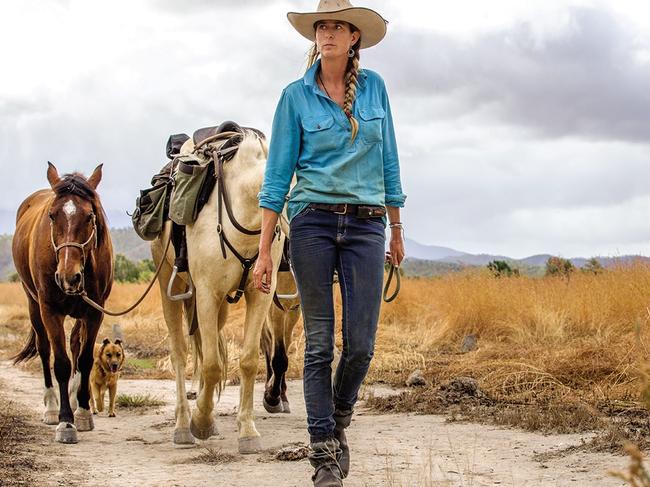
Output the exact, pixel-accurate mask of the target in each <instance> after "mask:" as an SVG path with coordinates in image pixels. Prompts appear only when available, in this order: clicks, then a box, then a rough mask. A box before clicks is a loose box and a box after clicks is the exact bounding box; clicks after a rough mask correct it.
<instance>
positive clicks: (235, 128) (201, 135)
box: [192, 120, 266, 146]
mask: <svg viewBox="0 0 650 487" xmlns="http://www.w3.org/2000/svg"><path fill="white" fill-rule="evenodd" d="M245 130H249V131H251V132H253V133H255V134H257V136H258V137H260V138H261V139H265V138H266V136H265V135H264V133H263V132H262V131H261V130H258V129H255V128H252V127H241V126H240V125H239V124H238V123H236V122H233V121H231V120H226V121H225V122H223V123H222V124H221V125H217V126H215V127H204V128H202V129H198V130H196V131H195V132H194V134H193V135H192V142H194V145H195V146H197V145H199V144H200V143H201V142H203V141H204V140H205V139H207V138H208V137H213V136H215V135H219V134H221V133H223V132H237V133H239V134H242V135H243V134H244V131H245Z"/></svg>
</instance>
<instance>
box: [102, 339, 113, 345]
mask: <svg viewBox="0 0 650 487" xmlns="http://www.w3.org/2000/svg"><path fill="white" fill-rule="evenodd" d="M109 343H111V341H110V340H109V339H108V338H104V341H103V342H102V345H108V344H109Z"/></svg>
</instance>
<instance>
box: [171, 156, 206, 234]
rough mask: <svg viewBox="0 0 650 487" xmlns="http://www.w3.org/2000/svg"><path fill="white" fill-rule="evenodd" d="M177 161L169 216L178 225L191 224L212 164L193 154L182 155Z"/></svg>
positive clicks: (196, 212) (197, 210) (196, 213)
mask: <svg viewBox="0 0 650 487" xmlns="http://www.w3.org/2000/svg"><path fill="white" fill-rule="evenodd" d="M177 161H178V164H177V166H176V170H175V172H174V185H173V190H172V194H171V198H170V200H169V218H170V219H171V220H172V221H173V222H174V223H177V224H178V225H189V224H191V223H194V221H196V217H197V215H198V212H199V196H200V195H201V191H202V188H203V187H204V185H205V183H206V179H207V178H208V175H209V174H210V171H209V168H210V167H212V165H210V164H209V163H208V162H205V161H203V160H201V159H199V158H198V157H196V156H195V155H192V154H190V155H186V156H180V157H178V158H177Z"/></svg>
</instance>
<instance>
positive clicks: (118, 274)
mask: <svg viewBox="0 0 650 487" xmlns="http://www.w3.org/2000/svg"><path fill="white" fill-rule="evenodd" d="M114 269H115V270H114V277H115V280H116V281H120V282H138V281H139V280H140V269H139V268H138V265H137V264H135V263H134V262H132V261H130V260H129V259H128V258H127V257H126V256H125V255H123V254H116V255H115V267H114Z"/></svg>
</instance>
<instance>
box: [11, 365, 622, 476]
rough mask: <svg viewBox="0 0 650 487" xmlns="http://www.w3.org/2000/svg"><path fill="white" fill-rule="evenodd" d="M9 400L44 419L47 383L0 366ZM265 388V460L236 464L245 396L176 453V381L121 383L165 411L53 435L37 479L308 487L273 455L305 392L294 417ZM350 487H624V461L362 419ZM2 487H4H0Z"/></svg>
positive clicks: (293, 395)
mask: <svg viewBox="0 0 650 487" xmlns="http://www.w3.org/2000/svg"><path fill="white" fill-rule="evenodd" d="M0 375H1V377H2V379H3V380H4V381H5V383H6V384H7V386H8V387H7V389H6V390H5V391H4V393H6V396H7V397H8V398H13V400H15V401H16V402H19V403H22V404H24V405H26V407H27V408H28V410H31V411H34V412H36V413H38V414H39V416H40V414H41V413H42V406H41V405H42V379H41V378H40V377H39V376H34V375H31V374H29V373H27V372H25V371H22V370H20V369H18V368H15V367H10V366H9V365H8V364H7V363H2V364H0ZM261 391H262V384H259V383H258V384H257V385H256V413H257V418H258V420H257V427H258V429H259V431H260V433H261V434H262V443H263V446H264V448H266V449H268V451H266V452H264V453H262V454H258V455H250V456H240V455H238V454H237V432H236V423H235V415H234V412H235V407H236V404H237V401H238V395H239V390H238V387H234V386H233V387H230V386H229V387H227V388H226V390H225V391H224V393H223V395H222V397H221V401H220V404H219V405H218V410H217V411H218V414H219V417H218V419H217V425H218V428H219V436H218V437H213V438H211V439H210V440H209V441H207V442H204V443H202V445H201V446H199V447H197V448H190V449H176V448H174V447H173V446H172V444H171V437H172V430H173V415H174V400H173V398H174V384H173V382H172V381H164V380H161V381H152V380H122V381H120V383H119V386H118V392H119V393H125V394H136V393H149V394H151V395H153V396H156V397H158V398H161V399H164V400H165V401H166V405H165V406H163V407H161V408H157V409H153V410H148V411H147V412H145V413H139V412H130V411H125V410H119V409H118V410H117V418H108V417H107V416H106V412H104V413H103V414H100V415H99V416H96V417H95V430H94V431H92V432H85V433H80V435H79V436H80V439H79V443H78V444H77V445H67V446H64V445H60V444H57V443H55V442H54V427H53V426H52V427H51V435H50V436H46V437H44V438H43V439H42V440H41V445H42V449H41V451H42V460H43V461H44V462H45V463H47V464H48V465H49V466H50V469H49V471H45V472H42V473H39V474H38V476H39V482H38V485H43V486H60V485H67V486H77V485H89V486H90V485H92V486H94V485H105V486H113V485H114V486H122V487H127V486H192V487H195V486H208V485H222V486H233V487H235V486H246V487H251V486H252V487H257V486H283V487H284V486H286V487H289V486H300V487H303V486H309V485H311V482H310V481H309V475H310V466H309V464H308V462H307V461H306V460H301V461H298V462H281V461H278V460H274V459H273V458H272V457H273V455H272V453H273V452H274V451H276V450H277V449H279V448H281V447H282V446H283V445H286V444H289V443H292V442H305V441H306V431H305V414H304V403H303V402H302V393H301V383H300V382H299V381H292V382H291V383H290V385H289V397H290V400H292V408H293V411H294V412H293V413H292V414H290V415H284V414H277V415H271V414H268V413H266V412H265V411H264V410H263V408H262V407H261ZM349 431H350V432H349V439H350V442H351V444H352V447H353V471H352V473H351V476H350V477H349V478H348V480H346V482H345V485H346V487H353V486H359V487H361V486H373V487H374V486H409V487H411V486H432V485H435V486H473V487H474V486H488V485H500V486H554V487H559V486H581V487H582V486H622V485H624V484H623V483H622V482H621V481H619V480H616V479H613V478H610V477H608V476H607V473H606V472H607V471H608V470H610V469H621V468H623V467H624V466H625V465H626V463H627V459H626V458H624V457H618V456H612V455H607V454H593V453H575V454H570V455H568V456H559V457H558V458H555V459H553V460H549V461H544V462H541V461H537V460H535V459H534V456H535V455H536V454H538V453H544V452H552V451H557V450H561V449H564V448H566V447H568V446H569V445H573V444H579V443H580V440H581V438H582V437H583V436H581V435H553V436H543V435H537V434H530V433H523V432H519V431H513V430H506V429H501V428H496V427H490V426H483V425H475V424H458V423H448V422H446V421H445V418H443V417H440V416H413V415H403V414H400V415H373V414H369V413H368V412H365V411H363V410H362V409H360V410H359V414H357V415H356V416H355V419H354V421H353V423H352V427H351V429H350V430H349ZM202 447H209V448H213V449H216V450H221V452H222V453H231V454H234V455H235V458H234V460H233V461H232V462H229V463H223V464H218V465H207V464H194V463H189V462H191V461H192V459H193V458H195V457H197V456H199V455H200V454H202V453H204V452H206V450H205V449H204V448H202ZM0 483H1V482H0Z"/></svg>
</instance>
